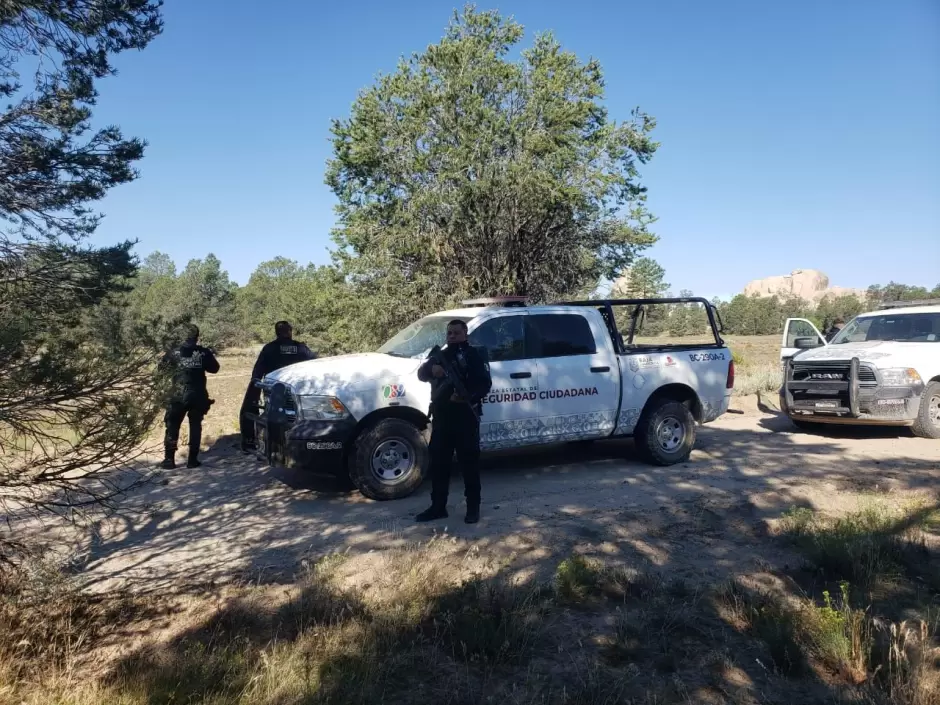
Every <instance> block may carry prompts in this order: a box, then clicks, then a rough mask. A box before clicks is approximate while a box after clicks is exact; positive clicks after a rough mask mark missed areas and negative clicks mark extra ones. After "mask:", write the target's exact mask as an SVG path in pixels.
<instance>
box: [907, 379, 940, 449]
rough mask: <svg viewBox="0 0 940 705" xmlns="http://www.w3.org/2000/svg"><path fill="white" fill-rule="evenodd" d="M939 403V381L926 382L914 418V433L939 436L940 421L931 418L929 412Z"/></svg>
mask: <svg viewBox="0 0 940 705" xmlns="http://www.w3.org/2000/svg"><path fill="white" fill-rule="evenodd" d="M937 404H940V382H928V383H927V388H926V389H925V390H924V396H923V397H921V400H920V409H919V410H918V412H917V418H916V419H914V427H913V429H912V430H913V431H914V435H915V436H920V437H921V438H940V422H935V421H934V420H933V419H931V413H934V412H935V410H936V405H937Z"/></svg>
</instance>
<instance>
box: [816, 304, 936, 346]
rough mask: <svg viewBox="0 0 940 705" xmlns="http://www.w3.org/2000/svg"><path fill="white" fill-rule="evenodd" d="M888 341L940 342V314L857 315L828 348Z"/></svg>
mask: <svg viewBox="0 0 940 705" xmlns="http://www.w3.org/2000/svg"><path fill="white" fill-rule="evenodd" d="M873 340H891V341H894V342H898V343H936V342H940V312H937V313H885V314H879V315H877V316H860V317H859V318H853V319H852V320H851V321H849V323H848V325H846V327H845V328H843V329H842V331H841V332H840V333H839V334H838V335H837V336H836V337H835V338H833V339H832V342H831V343H830V345H841V344H843V343H866V342H869V341H873Z"/></svg>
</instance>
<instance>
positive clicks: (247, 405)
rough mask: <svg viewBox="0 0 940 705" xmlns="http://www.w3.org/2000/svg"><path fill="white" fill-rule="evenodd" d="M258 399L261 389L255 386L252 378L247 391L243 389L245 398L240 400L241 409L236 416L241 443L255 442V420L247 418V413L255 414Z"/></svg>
mask: <svg viewBox="0 0 940 705" xmlns="http://www.w3.org/2000/svg"><path fill="white" fill-rule="evenodd" d="M260 401H261V390H260V389H258V388H257V387H256V386H255V384H254V380H252V381H251V383H249V385H248V389H247V391H245V398H244V399H243V400H242V409H241V412H239V417H238V424H239V428H240V430H241V434H242V443H243V444H244V443H254V442H255V422H254V421H252V420H251V419H249V418H248V416H247V414H257V413H258V402H260Z"/></svg>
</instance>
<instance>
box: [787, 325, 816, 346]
mask: <svg viewBox="0 0 940 705" xmlns="http://www.w3.org/2000/svg"><path fill="white" fill-rule="evenodd" d="M817 337H818V336H817V335H816V331H815V330H813V327H812V326H811V325H810V324H809V323H806V322H805V321H793V323H791V324H790V327H789V328H788V329H787V347H788V348H795V347H796V339H797V338H812V339H813V340H816V338H817Z"/></svg>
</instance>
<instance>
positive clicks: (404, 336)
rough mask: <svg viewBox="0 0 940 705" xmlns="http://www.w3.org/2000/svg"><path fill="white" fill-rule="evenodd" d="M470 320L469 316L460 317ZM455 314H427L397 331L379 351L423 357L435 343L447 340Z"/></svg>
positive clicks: (395, 354)
mask: <svg viewBox="0 0 940 705" xmlns="http://www.w3.org/2000/svg"><path fill="white" fill-rule="evenodd" d="M458 318H459V320H462V321H469V320H470V319H469V318H466V317H458ZM452 320H454V317H453V316H446V315H445V316H441V315H433V316H425V317H424V318H421V319H419V320H417V321H415V322H414V323H412V324H411V325H410V326H408V327H407V328H404V329H402V330H400V331H398V333H396V334H395V335H394V336H393V337H392V338H391V339H390V340H389V341H388V342H387V343H385V345H383V346H382V347H380V348H379V349H378V352H380V353H385V354H386V355H393V356H395V357H421V356H423V355H425V354H426V353H427V352H428V350H430V349H431V348H433V347H434V346H435V345H444V344H445V343H446V342H447V324H448V323H450V322H451V321H452Z"/></svg>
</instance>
